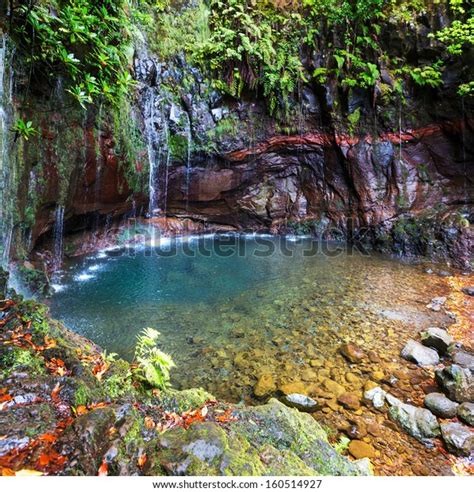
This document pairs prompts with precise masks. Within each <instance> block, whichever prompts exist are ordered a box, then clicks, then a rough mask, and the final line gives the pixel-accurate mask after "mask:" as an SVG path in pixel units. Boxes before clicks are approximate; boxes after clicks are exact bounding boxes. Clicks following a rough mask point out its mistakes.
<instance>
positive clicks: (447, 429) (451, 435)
mask: <svg viewBox="0 0 474 492" xmlns="http://www.w3.org/2000/svg"><path fill="white" fill-rule="evenodd" d="M441 435H442V436H443V439H444V442H445V443H446V447H447V448H448V451H449V452H451V453H453V454H457V455H459V456H469V455H470V454H471V453H472V452H473V451H474V431H473V430H472V429H469V427H466V426H465V425H462V424H458V423H449V424H442V425H441Z"/></svg>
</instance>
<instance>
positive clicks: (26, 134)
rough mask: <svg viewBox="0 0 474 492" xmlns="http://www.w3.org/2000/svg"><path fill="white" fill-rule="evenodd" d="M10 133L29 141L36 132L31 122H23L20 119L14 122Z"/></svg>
mask: <svg viewBox="0 0 474 492" xmlns="http://www.w3.org/2000/svg"><path fill="white" fill-rule="evenodd" d="M12 131H13V132H15V133H16V134H17V135H19V136H20V137H22V138H24V139H25V140H29V139H30V138H31V137H33V136H34V135H37V133H38V130H36V128H35V127H34V126H33V122H32V121H25V120H23V119H22V118H19V119H17V120H16V122H15V124H14V125H13V128H12Z"/></svg>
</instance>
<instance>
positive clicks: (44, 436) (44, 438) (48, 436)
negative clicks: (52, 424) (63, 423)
mask: <svg viewBox="0 0 474 492" xmlns="http://www.w3.org/2000/svg"><path fill="white" fill-rule="evenodd" d="M57 439H58V438H57V437H56V436H55V435H54V434H42V435H41V436H39V437H38V440H40V441H43V442H56V441H57Z"/></svg>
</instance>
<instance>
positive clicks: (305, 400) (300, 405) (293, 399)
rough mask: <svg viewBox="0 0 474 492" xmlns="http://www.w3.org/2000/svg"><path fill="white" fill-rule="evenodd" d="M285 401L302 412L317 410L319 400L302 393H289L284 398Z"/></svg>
mask: <svg viewBox="0 0 474 492" xmlns="http://www.w3.org/2000/svg"><path fill="white" fill-rule="evenodd" d="M282 401H283V403H285V404H286V405H287V406H289V407H293V408H297V409H298V410H301V411H302V412H309V413H311V412H315V411H316V409H317V408H318V402H317V401H316V400H313V399H312V398H310V397H309V396H305V395H300V394H299V393H291V394H289V395H285V396H284V397H283V399H282Z"/></svg>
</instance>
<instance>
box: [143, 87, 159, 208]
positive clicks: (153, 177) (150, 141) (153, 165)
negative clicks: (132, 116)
mask: <svg viewBox="0 0 474 492" xmlns="http://www.w3.org/2000/svg"><path fill="white" fill-rule="evenodd" d="M144 119H145V138H146V143H147V151H148V163H149V167H150V169H149V176H148V213H149V215H150V216H153V213H154V211H155V210H156V205H157V191H158V186H157V185H158V175H157V174H158V169H159V162H157V155H156V152H155V145H154V140H155V128H154V120H155V98H154V97H153V96H152V94H150V95H149V96H148V97H147V98H146V103H145V115H144Z"/></svg>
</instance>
